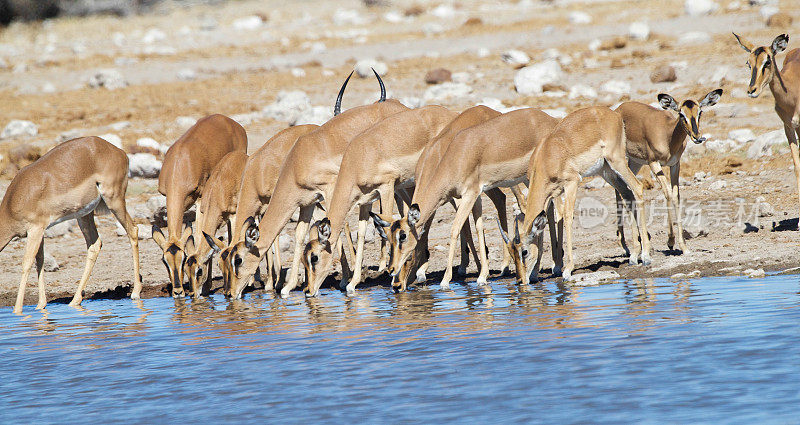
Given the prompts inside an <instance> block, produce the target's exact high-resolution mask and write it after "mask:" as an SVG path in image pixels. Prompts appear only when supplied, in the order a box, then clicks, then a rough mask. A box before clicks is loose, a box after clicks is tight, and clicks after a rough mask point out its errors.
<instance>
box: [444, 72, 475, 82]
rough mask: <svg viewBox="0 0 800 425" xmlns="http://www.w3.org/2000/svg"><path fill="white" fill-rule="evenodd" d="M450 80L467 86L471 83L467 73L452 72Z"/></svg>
mask: <svg viewBox="0 0 800 425" xmlns="http://www.w3.org/2000/svg"><path fill="white" fill-rule="evenodd" d="M450 78H451V79H452V80H453V82H454V83H463V84H469V83H471V82H472V77H471V76H470V75H469V72H454V73H452V74H451V75H450ZM477 78H480V77H477Z"/></svg>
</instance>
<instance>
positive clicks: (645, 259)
mask: <svg viewBox="0 0 800 425" xmlns="http://www.w3.org/2000/svg"><path fill="white" fill-rule="evenodd" d="M650 264H653V259H652V258H650V256H649V255H642V266H644V267H647V266H649V265H650Z"/></svg>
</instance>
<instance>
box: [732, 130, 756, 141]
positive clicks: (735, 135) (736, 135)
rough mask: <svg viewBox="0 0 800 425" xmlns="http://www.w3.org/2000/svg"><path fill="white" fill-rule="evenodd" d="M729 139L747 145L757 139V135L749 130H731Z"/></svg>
mask: <svg viewBox="0 0 800 425" xmlns="http://www.w3.org/2000/svg"><path fill="white" fill-rule="evenodd" d="M728 138H730V139H733V140H735V141H737V142H739V143H746V142H749V141H751V140H755V139H756V135H755V133H753V130H750V129H749V128H740V129H738V130H731V131H729V132H728Z"/></svg>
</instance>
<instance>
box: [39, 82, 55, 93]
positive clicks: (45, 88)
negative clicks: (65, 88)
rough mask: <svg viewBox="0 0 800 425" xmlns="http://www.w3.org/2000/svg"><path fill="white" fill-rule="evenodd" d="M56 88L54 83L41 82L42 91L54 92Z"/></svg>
mask: <svg viewBox="0 0 800 425" xmlns="http://www.w3.org/2000/svg"><path fill="white" fill-rule="evenodd" d="M56 90H57V89H56V86H55V84H53V83H51V82H49V81H48V82H46V83H44V84H42V93H55V92H56Z"/></svg>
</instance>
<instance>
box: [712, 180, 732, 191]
mask: <svg viewBox="0 0 800 425" xmlns="http://www.w3.org/2000/svg"><path fill="white" fill-rule="evenodd" d="M726 187H728V182H726V181H725V180H717V181H714V182H712V183H711V184H710V185H708V190H722V189H725V188H726Z"/></svg>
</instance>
